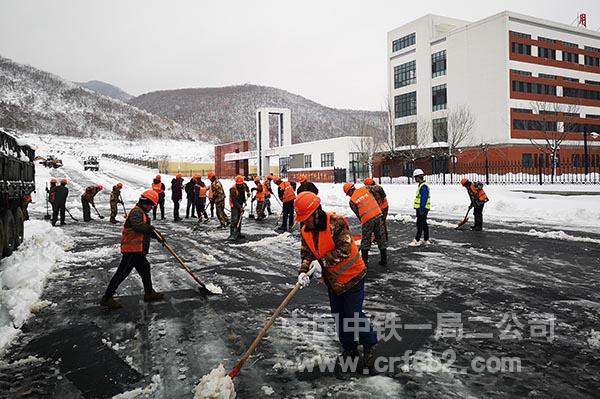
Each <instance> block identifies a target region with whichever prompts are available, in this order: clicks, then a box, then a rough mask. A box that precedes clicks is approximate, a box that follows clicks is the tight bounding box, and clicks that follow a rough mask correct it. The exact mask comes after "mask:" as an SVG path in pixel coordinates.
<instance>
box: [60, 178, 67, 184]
mask: <svg viewBox="0 0 600 399" xmlns="http://www.w3.org/2000/svg"><path fill="white" fill-rule="evenodd" d="M60 184H63V185H66V184H67V179H65V178H64V177H63V178H62V179H60Z"/></svg>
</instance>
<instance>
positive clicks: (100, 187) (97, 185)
mask: <svg viewBox="0 0 600 399" xmlns="http://www.w3.org/2000/svg"><path fill="white" fill-rule="evenodd" d="M96 187H98V190H100V191H102V190H104V186H103V185H102V184H96Z"/></svg>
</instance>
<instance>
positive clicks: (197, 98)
mask: <svg viewBox="0 0 600 399" xmlns="http://www.w3.org/2000/svg"><path fill="white" fill-rule="evenodd" d="M129 104H132V105H135V106H136V107H138V108H141V109H145V110H146V111H148V112H151V113H153V114H156V115H162V116H164V117H167V118H169V119H172V120H174V121H176V122H179V123H180V124H181V125H183V126H184V127H186V128H188V129H190V130H194V131H195V132H196V133H197V134H199V136H200V137H202V138H206V139H209V140H214V141H218V142H228V141H233V140H240V139H249V140H250V141H252V142H254V139H255V135H256V134H255V132H256V117H255V113H256V109H257V108H260V107H277V108H290V109H291V114H292V136H293V137H294V142H305V141H311V140H317V139H323V138H329V137H339V136H352V135H361V131H362V132H364V131H365V128H377V129H384V125H385V122H384V118H383V113H381V112H372V111H353V110H345V109H336V108H328V107H325V106H323V105H320V104H317V103H316V102H314V101H311V100H308V99H306V98H304V97H302V96H299V95H296V94H292V93H289V92H287V91H285V90H281V89H276V88H273V87H265V86H255V85H243V86H229V87H218V88H198V89H180V90H166V91H156V92H151V93H147V94H143V95H141V96H139V97H134V98H132V99H131V100H129Z"/></svg>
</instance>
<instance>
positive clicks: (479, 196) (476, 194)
mask: <svg viewBox="0 0 600 399" xmlns="http://www.w3.org/2000/svg"><path fill="white" fill-rule="evenodd" d="M469 190H470V191H471V197H472V198H473V199H474V200H476V201H478V202H488V201H489V198H488V196H487V194H486V193H485V191H483V189H482V188H480V189H478V188H477V185H476V184H475V183H471V185H470V186H469Z"/></svg>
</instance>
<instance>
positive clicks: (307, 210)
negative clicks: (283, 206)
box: [294, 191, 321, 222]
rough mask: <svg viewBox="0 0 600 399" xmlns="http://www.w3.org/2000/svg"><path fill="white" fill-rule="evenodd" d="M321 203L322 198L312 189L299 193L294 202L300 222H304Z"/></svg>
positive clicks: (297, 218)
mask: <svg viewBox="0 0 600 399" xmlns="http://www.w3.org/2000/svg"><path fill="white" fill-rule="evenodd" d="M319 205H321V200H320V199H319V197H317V195H316V194H315V193H312V192H310V191H303V192H301V193H300V194H298V197H297V198H296V201H295V202H294V208H295V209H296V220H297V221H299V222H304V221H305V220H306V219H308V218H309V217H310V215H312V214H313V213H314V212H315V211H316V210H317V208H318V207H319Z"/></svg>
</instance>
